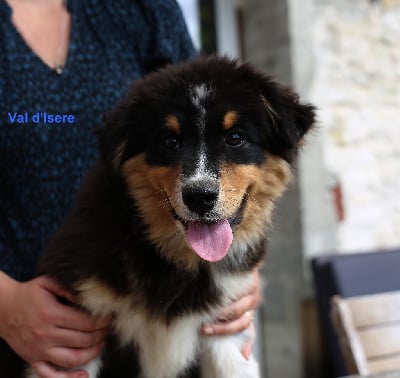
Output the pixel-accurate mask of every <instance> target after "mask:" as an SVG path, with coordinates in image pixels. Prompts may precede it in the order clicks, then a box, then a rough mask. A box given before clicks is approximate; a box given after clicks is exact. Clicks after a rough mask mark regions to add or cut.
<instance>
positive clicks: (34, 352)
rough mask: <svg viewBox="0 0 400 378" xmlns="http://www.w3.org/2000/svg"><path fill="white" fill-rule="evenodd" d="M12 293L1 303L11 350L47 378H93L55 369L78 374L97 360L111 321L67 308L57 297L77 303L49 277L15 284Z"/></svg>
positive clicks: (3, 333) (3, 330)
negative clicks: (89, 363)
mask: <svg viewBox="0 0 400 378" xmlns="http://www.w3.org/2000/svg"><path fill="white" fill-rule="evenodd" d="M11 281H12V284H10V282H11ZM7 287H8V291H7V293H6V295H5V297H3V300H2V303H1V305H2V307H3V308H2V309H1V311H0V312H1V313H0V316H1V318H0V321H1V322H2V324H1V325H0V335H1V336H2V337H3V338H4V339H5V340H6V341H7V343H8V344H9V345H10V347H11V348H12V349H13V350H14V351H15V352H16V353H17V354H18V355H19V356H20V357H22V358H23V359H24V360H25V361H27V362H28V363H29V364H30V365H31V366H32V367H33V369H34V370H35V371H36V373H37V374H38V375H39V376H40V377H41V378H85V377H87V376H88V375H87V373H86V372H84V371H82V370H76V371H61V370H58V369H56V368H55V366H58V367H61V368H65V369H76V368H77V367H79V366H82V365H84V364H86V363H87V362H89V361H90V360H92V359H94V358H95V357H96V356H97V355H98V354H99V352H100V351H101V348H102V343H103V340H104V338H105V336H106V334H107V331H108V326H109V323H110V320H111V319H108V318H100V317H93V316H91V315H89V314H88V313H86V312H84V311H81V310H79V309H76V308H74V307H72V306H68V305H64V304H61V303H60V302H59V301H58V300H57V298H56V296H58V297H62V298H66V299H67V300H69V301H70V302H74V298H72V296H71V295H70V294H69V293H68V292H66V291H65V290H64V289H63V288H61V287H60V286H59V285H58V284H57V283H56V282H55V281H54V280H52V279H51V278H49V277H47V276H41V277H39V278H36V279H34V280H31V281H28V282H26V283H19V282H16V281H13V280H9V284H8V286H7ZM2 294H3V293H2ZM4 298H7V300H6V301H4Z"/></svg>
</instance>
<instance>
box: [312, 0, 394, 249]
mask: <svg viewBox="0 0 400 378" xmlns="http://www.w3.org/2000/svg"><path fill="white" fill-rule="evenodd" d="M313 35H314V40H315V41H314V42H315V58H316V64H315V67H316V71H315V77H314V83H313V88H312V92H311V100H312V101H313V102H314V103H315V104H316V105H317V106H318V107H319V109H320V110H319V119H320V122H321V126H322V130H321V132H322V133H323V134H324V137H325V141H324V145H323V148H324V150H323V151H324V162H325V164H326V167H327V169H328V170H329V171H331V172H332V173H333V174H334V175H335V176H336V177H337V178H338V180H339V182H341V184H342V187H343V193H344V206H345V219H344V221H343V222H342V223H340V224H339V226H338V230H337V231H338V232H337V238H338V239H337V243H338V245H337V249H338V250H339V251H340V252H353V251H362V250H375V249H380V248H391V247H398V246H400V4H399V1H398V0H386V1H380V2H379V1H377V2H371V1H368V0H352V1H344V0H323V1H316V8H315V23H314V30H313Z"/></svg>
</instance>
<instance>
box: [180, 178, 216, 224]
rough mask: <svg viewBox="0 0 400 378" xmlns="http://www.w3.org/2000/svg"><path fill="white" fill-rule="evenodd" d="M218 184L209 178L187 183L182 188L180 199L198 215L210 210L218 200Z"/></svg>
mask: <svg viewBox="0 0 400 378" xmlns="http://www.w3.org/2000/svg"><path fill="white" fill-rule="evenodd" d="M218 195H219V188H218V184H217V183H216V182H213V181H209V180H201V181H195V182H191V183H188V184H186V185H184V186H183V188H182V199H183V202H184V204H185V205H186V207H187V208H188V209H189V210H190V211H192V212H193V213H196V214H197V215H199V216H204V215H205V214H206V213H208V212H209V211H211V210H212V209H213V208H214V206H215V205H216V203H217V201H218Z"/></svg>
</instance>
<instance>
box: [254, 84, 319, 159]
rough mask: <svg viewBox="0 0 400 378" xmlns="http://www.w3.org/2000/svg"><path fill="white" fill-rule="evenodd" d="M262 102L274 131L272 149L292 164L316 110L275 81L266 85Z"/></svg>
mask: <svg viewBox="0 0 400 378" xmlns="http://www.w3.org/2000/svg"><path fill="white" fill-rule="evenodd" d="M260 99H261V102H262V104H263V107H264V110H265V114H266V117H267V118H268V123H269V125H270V127H268V130H267V145H268V149H269V150H270V151H271V152H272V153H273V154H276V155H279V156H281V157H282V158H284V159H285V160H287V161H288V162H289V163H292V162H293V161H294V160H295V158H296V156H297V152H298V149H299V147H300V146H301V144H302V142H303V138H304V136H305V134H306V133H307V132H308V131H310V130H311V129H312V127H313V124H314V122H315V107H314V106H312V105H310V104H301V103H300V102H299V96H298V95H297V94H296V93H294V92H293V91H292V90H291V89H290V88H286V87H283V86H280V85H278V84H276V83H273V82H272V81H269V80H268V82H265V83H264V85H262V90H261V94H260Z"/></svg>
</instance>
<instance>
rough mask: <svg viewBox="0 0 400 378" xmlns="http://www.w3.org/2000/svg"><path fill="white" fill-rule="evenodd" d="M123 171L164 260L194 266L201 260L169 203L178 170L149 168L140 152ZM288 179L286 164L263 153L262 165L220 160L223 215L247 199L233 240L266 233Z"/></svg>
mask: <svg viewBox="0 0 400 378" xmlns="http://www.w3.org/2000/svg"><path fill="white" fill-rule="evenodd" d="M122 171H123V174H124V175H125V177H126V180H127V183H128V186H129V190H130V194H131V195H132V196H133V197H134V198H135V200H136V203H137V204H138V207H139V211H140V213H141V216H142V217H143V220H144V223H145V224H146V225H148V227H149V235H148V236H149V238H150V240H151V241H152V242H153V243H155V244H156V245H157V246H158V247H159V248H160V249H161V251H162V253H163V254H164V255H165V256H166V257H167V258H168V259H170V260H172V261H174V262H175V263H178V264H179V265H181V266H183V267H185V268H187V269H189V270H192V269H196V268H197V265H198V263H199V261H200V259H199V257H198V256H197V255H196V254H195V253H194V252H193V251H192V249H191V248H190V247H189V245H188V244H187V240H186V236H185V230H184V229H183V226H182V225H181V224H180V222H178V221H176V220H175V219H174V217H173V216H172V214H171V206H175V204H176V203H177V202H178V200H177V198H176V197H177V195H178V194H177V193H176V187H177V186H179V185H177V181H178V180H179V175H180V168H177V167H151V166H149V165H148V164H147V163H146V161H145V156H144V154H140V155H138V156H136V157H133V158H132V159H129V160H128V161H126V162H125V163H124V165H123V167H122ZM290 177H291V174H290V166H289V164H288V163H287V162H285V161H284V160H282V159H280V158H278V157H275V156H272V155H270V154H266V161H265V163H264V164H263V165H262V166H260V167H258V166H256V165H238V164H234V163H225V164H223V166H222V167H221V183H220V191H221V198H220V201H219V202H220V204H221V205H222V206H223V213H224V214H225V216H226V217H227V218H229V217H231V216H233V215H234V213H235V212H236V211H237V209H238V208H239V206H240V204H241V202H242V199H243V198H244V196H247V197H248V198H247V205H246V209H245V211H244V214H243V221H242V223H241V224H240V225H239V226H238V227H237V229H235V230H234V231H235V236H234V239H235V243H234V244H238V243H240V244H243V243H244V244H248V245H249V246H252V245H254V243H257V242H258V241H259V240H260V238H262V237H264V235H265V232H266V227H267V225H268V224H269V223H270V218H271V213H272V209H273V202H274V200H275V199H276V198H278V197H279V196H280V195H281V194H282V193H283V191H284V189H285V187H286V185H287V184H288V182H289V180H290Z"/></svg>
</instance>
